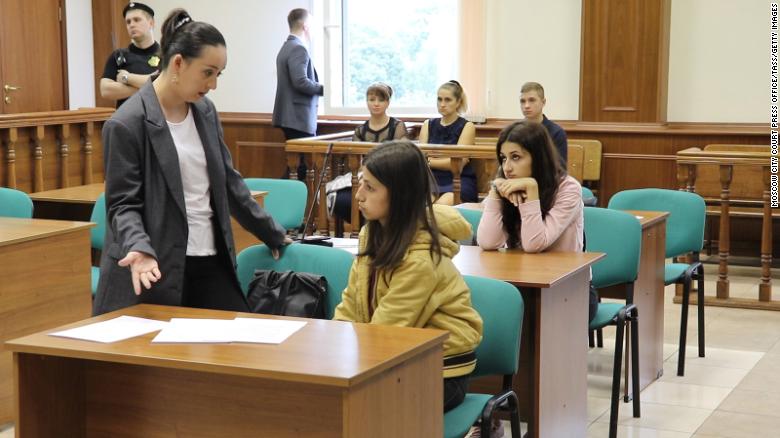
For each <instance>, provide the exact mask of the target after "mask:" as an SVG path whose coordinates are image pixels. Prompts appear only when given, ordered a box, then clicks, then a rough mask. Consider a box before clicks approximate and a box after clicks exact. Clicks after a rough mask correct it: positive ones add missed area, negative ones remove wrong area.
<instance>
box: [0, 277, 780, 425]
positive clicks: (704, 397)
mask: <svg viewBox="0 0 780 438" xmlns="http://www.w3.org/2000/svg"><path fill="white" fill-rule="evenodd" d="M716 270H717V266H713V265H707V266H706V273H705V278H709V279H713V280H714V279H715V278H716V276H717V274H716ZM759 277H760V271H759V270H758V268H731V269H730V277H729V278H730V281H731V295H732V296H741V297H757V296H758V282H759ZM773 283H774V284H775V285H774V288H773V293H774V296H775V299H780V273H774V272H773ZM714 290H715V287H714V281H712V280H707V281H706V284H705V291H707V294H708V295H710V294H714ZM673 295H674V287H673V286H670V287H668V288H667V289H666V304H665V313H666V315H665V320H664V339H665V344H664V357H665V362H664V375H663V376H662V377H661V378H660V379H659V380H658V381H656V382H654V383H652V384H651V385H649V386H648V387H647V388H646V389H645V390H644V391H642V417H641V418H633V417H632V416H631V405H630V404H624V403H621V406H620V420H619V424H620V425H619V428H618V436H619V437H623V438H712V437H728V438H748V437H750V438H752V437H756V438H758V437H776V436H780V312H772V311H761V310H742V309H730V308H722V307H707V308H706V310H705V313H706V324H705V327H706V331H707V332H706V334H707V339H706V345H707V351H706V354H707V356H706V357H704V358H700V357H698V356H697V350H696V348H695V347H696V342H697V341H696V333H697V332H696V311H695V310H694V308H693V307H692V308H691V312H690V315H689V325H688V340H689V341H688V345H689V348H688V349H687V351H686V355H685V356H686V361H685V377H678V376H677V373H676V371H677V337H678V335H679V327H680V306H679V305H677V304H673V303H672V297H673ZM610 335H611V334H610V333H609V332H605V339H604V348H603V349H591V350H590V352H589V353H588V354H589V359H588V421H589V422H590V425H589V428H588V437H589V438H591V437H592V438H596V437H599V438H600V437H606V436H607V433H608V430H609V424H608V423H609V391H610V385H611V379H612V377H611V376H612V352H613V346H614V338H612V339H610ZM10 426H11V425H6V426H0V438H11V437H13V436H14V431H13V428H12V427H10ZM508 426H509V425H508V423H507V424H505V431H506V432H505V435H504V436H506V437H509V436H510V430H509V427H508ZM3 427H5V429H3ZM524 430H525V425H524Z"/></svg>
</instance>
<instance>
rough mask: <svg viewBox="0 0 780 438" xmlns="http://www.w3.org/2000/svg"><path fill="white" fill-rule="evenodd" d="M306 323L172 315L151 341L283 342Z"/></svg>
mask: <svg viewBox="0 0 780 438" xmlns="http://www.w3.org/2000/svg"><path fill="white" fill-rule="evenodd" d="M304 325H306V322H304V321H284V320H279V319H259V318H236V319H190V318H172V319H171V322H170V323H169V324H168V325H167V326H166V327H165V328H164V329H163V330H162V331H161V332H160V333H158V334H157V336H156V337H155V338H154V339H153V340H152V342H154V343H201V342H205V343H229V342H251V343H258V344H280V343H282V342H283V341H284V340H285V339H287V338H288V337H290V335H292V334H293V333H295V332H297V331H298V330H300V329H301V327H303V326H304Z"/></svg>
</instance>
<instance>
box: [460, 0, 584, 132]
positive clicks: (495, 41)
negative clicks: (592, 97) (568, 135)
mask: <svg viewBox="0 0 780 438" xmlns="http://www.w3.org/2000/svg"><path fill="white" fill-rule="evenodd" d="M465 1H468V0H465ZM487 8H488V9H487V14H486V15H487V32H488V35H487V50H488V52H487V55H488V56H487V82H488V105H487V113H488V116H489V117H506V118H521V117H522V112H521V111H520V87H521V86H522V85H523V83H524V82H528V81H534V82H539V83H541V84H542V86H543V87H544V89H545V97H546V98H547V105H546V106H545V114H547V116H549V117H550V118H552V119H566V120H576V119H577V118H578V115H579V82H580V28H581V25H580V21H581V19H580V16H581V2H580V1H579V0H576V1H575V0H547V1H536V0H488V2H487Z"/></svg>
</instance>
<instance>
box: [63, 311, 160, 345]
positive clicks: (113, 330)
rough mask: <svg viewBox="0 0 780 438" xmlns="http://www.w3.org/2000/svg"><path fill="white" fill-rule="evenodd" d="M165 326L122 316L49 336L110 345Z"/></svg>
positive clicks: (144, 319)
mask: <svg viewBox="0 0 780 438" xmlns="http://www.w3.org/2000/svg"><path fill="white" fill-rule="evenodd" d="M167 324H168V323H167V322H166V321H157V320H155V319H146V318H138V317H135V316H126V315H123V316H119V317H116V318H113V319H109V320H107V321H101V322H96V323H94V324H87V325H83V326H81V327H75V328H72V329H68V330H63V331H60V332H55V333H49V335H50V336H60V337H63V338H73V339H81V340H84V341H94V342H104V343H110V342H117V341H122V340H125V339H130V338H134V337H136V336H141V335H145V334H147V333H151V332H155V331H157V330H160V329H162V328H164V327H165V326H166V325H167Z"/></svg>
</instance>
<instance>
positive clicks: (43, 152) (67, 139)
mask: <svg viewBox="0 0 780 438" xmlns="http://www.w3.org/2000/svg"><path fill="white" fill-rule="evenodd" d="M113 112H114V109H113V108H90V109H80V110H73V111H53V112H44V113H27V114H9V115H0V142H1V143H2V147H1V148H0V185H3V186H6V187H11V188H15V189H19V190H22V191H25V192H39V191H42V190H49V189H56V188H62V187H69V186H72V185H80V184H91V183H93V182H99V181H102V180H103V163H102V160H103V147H102V140H101V137H100V133H101V129H102V126H103V123H104V122H105V121H106V120H107V119H108V118H109V117H111V114H113Z"/></svg>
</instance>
